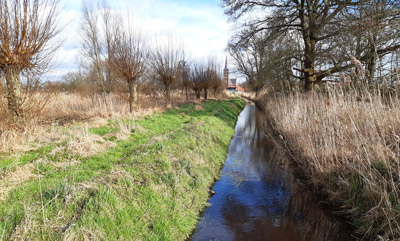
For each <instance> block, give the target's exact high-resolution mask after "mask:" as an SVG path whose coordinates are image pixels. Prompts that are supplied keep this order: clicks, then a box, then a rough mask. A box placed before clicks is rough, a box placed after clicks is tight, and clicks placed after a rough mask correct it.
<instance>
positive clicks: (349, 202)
mask: <svg viewBox="0 0 400 241" xmlns="http://www.w3.org/2000/svg"><path fill="white" fill-rule="evenodd" d="M258 103H260V104H262V105H263V106H264V108H265V110H266V112H267V114H268V115H269V118H270V123H271V126H272V127H273V128H274V129H275V131H277V132H278V134H280V135H281V137H282V139H283V142H284V143H285V145H286V147H287V148H288V150H289V151H290V153H291V155H292V157H293V160H294V161H295V163H296V165H297V166H298V167H299V170H301V171H302V174H304V176H305V177H306V179H307V180H308V181H309V182H310V184H311V185H312V186H313V187H314V188H315V190H318V191H320V192H321V193H323V194H325V195H326V197H327V200H328V201H330V202H331V203H333V204H335V205H337V206H339V211H338V212H339V213H340V214H341V215H345V216H347V217H348V218H350V220H351V221H352V223H353V224H354V225H356V227H357V232H358V233H359V235H361V236H363V237H364V238H368V239H375V238H377V237H381V238H384V239H389V240H393V239H394V240H397V239H399V238H400V186H399V185H400V100H399V98H398V96H397V95H396V94H395V93H392V94H382V92H381V91H380V90H376V89H374V90H371V89H368V88H361V89H357V88H350V87H346V88H344V87H339V86H338V87H335V88H328V90H327V91H325V92H322V91H319V92H316V91H311V92H310V93H301V92H299V91H293V92H290V93H289V94H282V93H268V94H264V95H262V96H261V97H260V98H259V99H258Z"/></svg>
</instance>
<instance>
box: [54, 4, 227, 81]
mask: <svg viewBox="0 0 400 241" xmlns="http://www.w3.org/2000/svg"><path fill="white" fill-rule="evenodd" d="M79 2H80V1H79ZM110 4H111V8H112V9H113V10H116V11H121V12H122V13H126V14H128V9H130V10H129V13H130V14H131V15H133V16H134V20H136V21H138V22H139V23H140V25H141V26H142V30H143V31H144V32H145V33H146V35H148V36H154V35H157V34H160V33H165V32H171V33H172V34H175V35H176V36H177V37H178V38H180V39H182V41H183V43H184V46H185V47H186V50H187V51H188V52H189V53H190V55H191V56H192V57H194V58H203V57H206V56H208V55H210V54H213V55H214V56H217V57H218V58H219V59H221V62H222V63H221V64H223V61H224V59H225V55H226V53H225V47H226V44H227V41H228V39H229V37H230V33H231V32H230V29H231V27H230V24H229V23H227V17H226V16H224V14H223V9H222V8H221V7H220V6H219V5H218V3H217V1H204V0H196V1H195V0H190V1H178V0H176V1H172V0H164V1H163V0H146V1H143V0H142V1H140V0H120V1H118V2H117V3H115V1H113V2H112V3H111V1H110ZM62 9H63V10H62V11H61V14H60V22H61V23H62V24H65V23H69V25H68V26H67V27H66V28H65V29H64V31H63V33H62V36H61V37H63V38H65V39H66V41H65V43H64V45H63V46H62V48H61V49H60V52H59V53H58V54H57V62H58V63H57V64H56V66H62V67H61V68H60V67H58V68H59V69H62V71H60V72H63V73H64V72H65V71H66V70H67V69H68V68H71V70H72V71H73V70H77V69H78V65H77V63H76V60H77V58H78V55H79V48H80V44H79V41H80V37H79V28H80V21H81V12H80V4H78V1H77V0H72V1H66V2H65V3H64V4H63V5H62Z"/></svg>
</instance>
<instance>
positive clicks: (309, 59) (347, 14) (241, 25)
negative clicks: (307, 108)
mask: <svg viewBox="0 0 400 241" xmlns="http://www.w3.org/2000/svg"><path fill="white" fill-rule="evenodd" d="M223 6H224V10H225V13H226V14H227V15H228V16H229V18H230V21H232V22H233V23H234V24H235V26H236V33H235V34H234V35H233V36H232V37H231V39H230V42H229V47H228V49H229V51H230V53H231V55H232V56H233V57H234V59H235V62H236V65H237V68H238V70H239V71H240V72H241V73H242V74H243V75H245V76H246V78H247V84H248V85H249V86H250V87H251V88H252V89H253V90H255V91H256V92H258V91H259V90H260V89H262V88H263V87H264V86H265V85H277V86H284V83H287V82H289V83H301V84H302V85H303V87H304V89H306V90H310V89H312V88H313V86H314V85H318V84H321V83H324V82H328V81H336V79H337V75H336V74H339V73H342V74H349V75H350V72H351V71H352V67H354V61H353V62H352V61H351V60H352V58H353V60H354V59H355V60H358V61H361V62H362V63H363V64H364V65H365V66H366V68H365V73H363V74H364V75H365V81H366V82H367V84H370V85H371V84H380V83H387V84H393V83H394V82H395V81H396V78H398V76H397V75H396V74H394V73H395V72H396V71H395V69H396V67H398V66H399V65H400V52H399V49H400V2H399V1H397V0H256V1H253V0H224V1H223Z"/></svg>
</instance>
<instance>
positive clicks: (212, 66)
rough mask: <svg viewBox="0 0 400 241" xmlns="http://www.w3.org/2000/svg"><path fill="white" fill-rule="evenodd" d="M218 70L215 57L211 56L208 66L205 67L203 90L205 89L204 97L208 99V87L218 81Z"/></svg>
mask: <svg viewBox="0 0 400 241" xmlns="http://www.w3.org/2000/svg"><path fill="white" fill-rule="evenodd" d="M218 78H219V76H218V70H217V63H216V60H215V58H214V57H212V56H209V57H208V60H207V64H206V68H205V69H204V78H203V90H204V99H205V100H207V99H208V89H210V88H212V87H213V84H215V83H217V82H218Z"/></svg>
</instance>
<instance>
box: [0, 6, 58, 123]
mask: <svg viewBox="0 0 400 241" xmlns="http://www.w3.org/2000/svg"><path fill="white" fill-rule="evenodd" d="M57 15H58V0H1V1H0V70H1V72H2V73H3V74H4V77H5V80H6V86H7V100H8V110H9V113H10V115H11V116H13V118H14V120H18V119H20V118H21V117H23V115H24V112H23V108H22V98H21V87H22V84H21V73H22V72H24V71H34V70H35V71H41V70H44V69H46V68H47V66H48V63H49V61H50V60H51V56H52V55H53V53H54V52H55V50H56V49H57V48H58V47H59V44H56V43H52V44H50V41H51V40H53V39H54V38H55V36H56V35H57V34H58V33H59V32H60V29H59V28H58V25H57Z"/></svg>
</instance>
